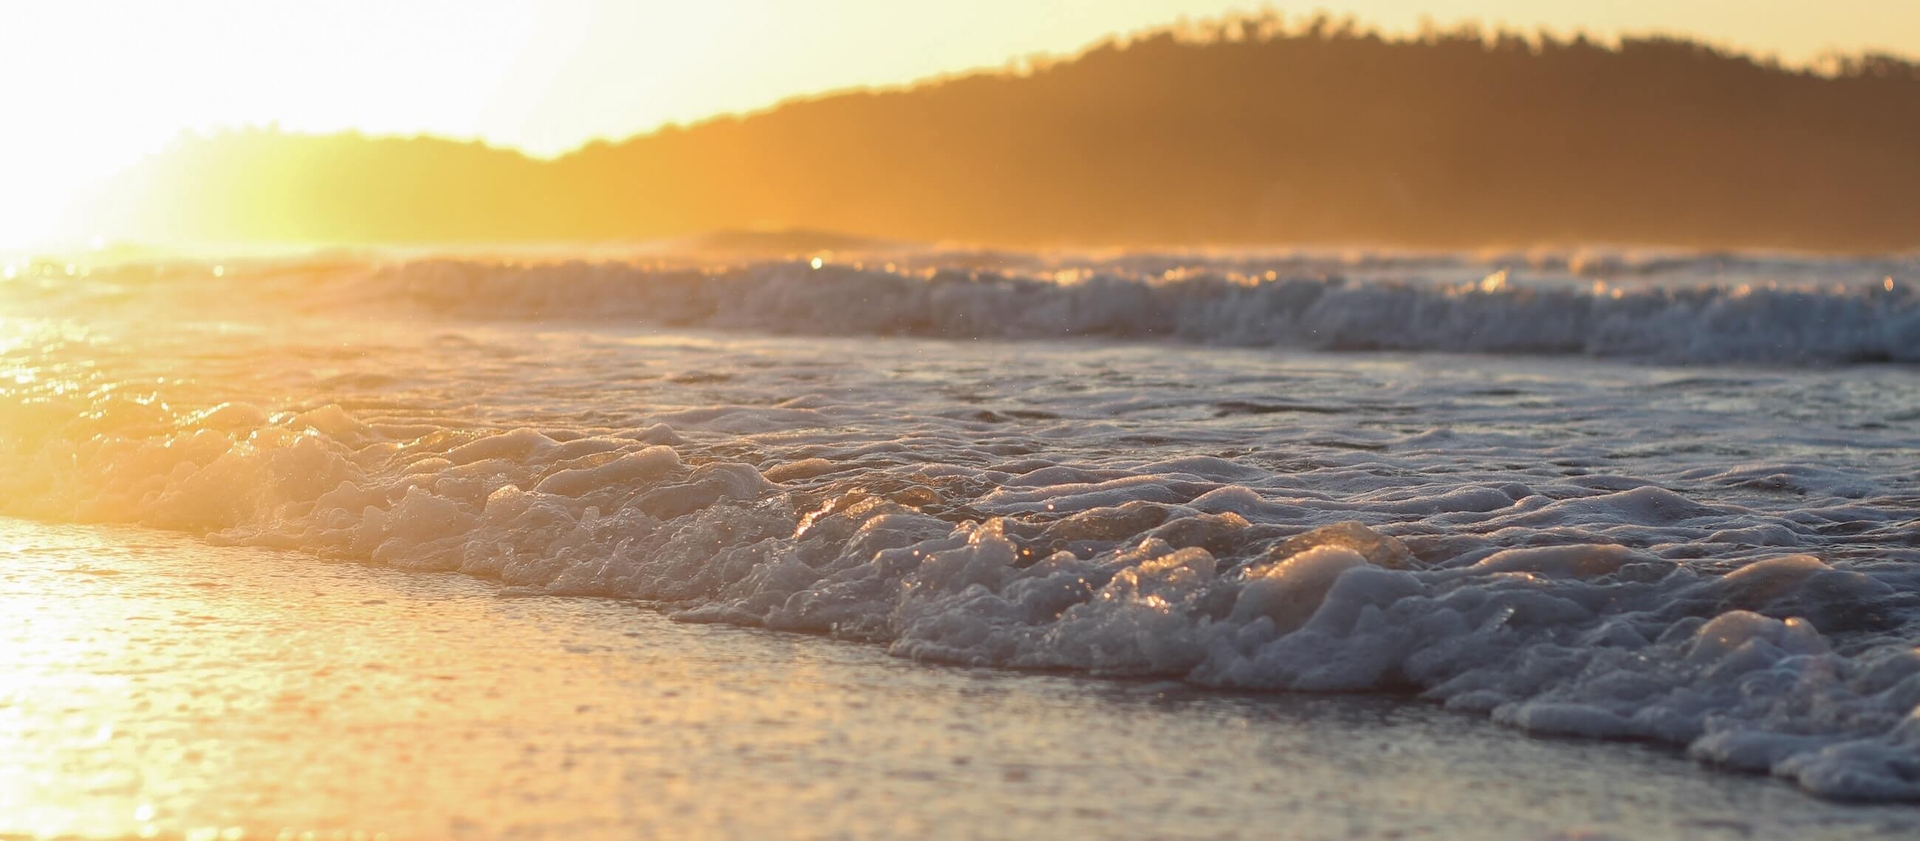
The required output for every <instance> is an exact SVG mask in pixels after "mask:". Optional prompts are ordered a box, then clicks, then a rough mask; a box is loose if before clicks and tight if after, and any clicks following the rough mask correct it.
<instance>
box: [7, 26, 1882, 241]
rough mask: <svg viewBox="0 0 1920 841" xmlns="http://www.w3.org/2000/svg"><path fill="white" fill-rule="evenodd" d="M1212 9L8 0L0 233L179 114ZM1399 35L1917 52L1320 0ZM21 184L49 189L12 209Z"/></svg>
mask: <svg viewBox="0 0 1920 841" xmlns="http://www.w3.org/2000/svg"><path fill="white" fill-rule="evenodd" d="M1259 5H1260V4H1259V3H1257V2H1253V3H1249V2H1218V1H1217V0H925V1H923V0H695V1H694V2H670V1H669V0H625V1H624V2H622V0H325V1H324V2H323V0H308V2H299V3H294V2H271V1H270V0H198V1H196V0H180V1H179V2H151V1H149V0H124V2H100V0H44V2H35V0H6V2H4V3H0V66H4V67H5V71H4V72H0V108H5V109H7V114H8V118H7V119H6V120H5V122H6V124H7V128H6V130H4V131H0V244H5V243H8V242H20V241H22V240H25V239H29V238H32V237H34V236H37V235H39V234H42V233H44V232H45V230H47V228H46V227H45V225H44V223H45V221H46V219H47V218H48V216H49V215H50V212H51V208H53V207H54V206H55V205H57V204H59V203H60V202H61V201H62V200H63V198H62V197H63V196H64V195H66V194H67V193H69V192H70V190H71V189H73V188H74V186H75V185H76V184H80V183H82V182H85V181H88V180H92V179H98V178H100V177H102V176H103V175H105V174H108V173H111V172H112V171H114V170H115V169H117V168H118V167H120V166H123V165H125V164H126V163H128V162H129V161H131V160H133V159H135V158H137V157H138V156H139V155H140V154H141V153H143V152H146V151H150V150H153V149H156V148H158V147H160V146H161V145H163V144H164V143H165V142H166V140H167V139H168V138H171V137H173V136H174V135H175V134H177V133H178V132H179V131H181V130H182V129H186V128H199V127H209V126H218V125H244V124H264V123H268V122H275V121H277V122H279V123H280V124H281V125H282V126H283V127H285V128H288V129H299V130H315V131H332V130H338V129H344V128H358V129H361V130H365V131H368V132H375V133H406V134H411V133H417V132H431V133H436V134H443V135H451V136H456V137H478V138H483V139H486V140H488V141H491V142H494V143H500V144H508V145H514V146H518V147H521V148H525V149H528V150H530V151H533V152H536V153H541V154H552V153H557V152H560V151H564V150H566V149H567V148H570V147H572V146H575V145H578V144H580V143H581V142H584V141H585V140H588V139H590V138H593V137H621V136H625V135H628V134H632V133H634V132H638V131H644V130H647V129H650V128H653V127H655V126H658V125H659V124H661V123H663V122H667V121H687V120H694V119H698V118H700V117H703V116H707V115H710V114H714V113H718V112H725V111H737V110H743V109H752V108H759V107H764V106H766V105H770V104H772V103H774V102H777V101H779V100H781V99H783V98H787V97H791V96H795V95H800V94H806V93H812V92H817V91H823V90H830V89H835V88H845V87H851V86H858V85H875V84H892V83H901V82H907V81H911V80H914V79H918V78H923V77H926V76H929V75H933V74H938V73H942V72H948V71H955V70H963V69H968V68H973V67H980V66H999V65H1001V64H1003V63H1005V62H1006V61H1007V60H1008V59H1009V58H1011V57H1014V56H1020V55H1026V54H1032V53H1040V52H1046V53H1067V52H1071V51H1073V50H1075V49H1077V48H1079V47H1080V46H1083V45H1085V44H1086V43H1088V42H1090V41H1093V40H1095V39H1098V38H1100V37H1102V36H1104V35H1107V34H1110V33H1114V32H1124V31H1129V30H1135V29H1139V28H1142V27H1148V26H1154V25H1158V24H1162V23H1168V22H1171V21H1173V20H1175V19H1176V18H1178V17H1180V16H1181V15H1188V16H1192V17H1196V18H1203V17H1212V16H1217V15H1219V14H1221V13H1224V12H1229V11H1233V10H1236V9H1253V8H1258V7H1259ZM1268 5H1270V6H1272V7H1273V8H1275V9H1278V10H1279V11H1281V12H1282V13H1283V14H1286V15H1288V16H1290V17H1291V16H1305V15H1307V14H1309V13H1311V12H1312V11H1314V10H1315V9H1326V10H1328V11H1330V12H1332V13H1334V14H1346V13H1349V12H1350V13H1353V14H1355V15H1358V16H1359V17H1360V18H1361V19H1362V20H1363V21H1365V22H1368V23H1372V24H1377V25H1379V26H1380V27H1382V28H1384V29H1386V30H1388V31H1389V32H1397V31H1408V30H1412V29H1414V28H1415V27H1417V26H1418V24H1419V22H1420V20H1421V18H1422V17H1429V18H1432V19H1433V20H1435V21H1436V22H1439V23H1441V24H1449V23H1452V22H1457V21H1460V20H1466V19H1473V20H1478V21H1481V22H1483V23H1487V24H1495V23H1505V24H1509V25H1512V26H1515V27H1520V28H1525V29H1533V28H1537V27H1540V26H1545V27H1548V28H1550V29H1553V30H1556V31H1560V32H1571V31H1573V30H1574V29H1576V28H1582V29H1585V30H1587V31H1589V32H1591V33H1594V34H1597V35H1601V36H1611V35H1614V34H1617V33H1621V32H1627V33H1642V32H1651V31H1660V32H1670V33H1681V34H1689V35H1696V36H1701V37H1705V38H1707V39H1709V40H1712V41H1715V42H1718V43H1723V44H1729V45H1735V46H1740V47H1745V48H1750V49H1754V50H1757V51H1760V52H1763V53H1771V54H1777V55H1779V56H1781V57H1783V58H1786V59H1789V60H1804V59H1807V58H1811V57H1813V56H1815V55H1817V54H1818V53H1820V52H1821V51H1823V50H1827V49H1843V50H1849V51H1853V50H1859V49H1862V48H1875V49H1883V50H1888V51H1893V52H1897V53H1902V54H1905V55H1920V0H1318V2H1310V3H1293V2H1274V3H1271V4H1268ZM22 195H27V196H38V197H41V201H38V202H25V203H23V202H22V200H21V198H20V197H21V196H22Z"/></svg>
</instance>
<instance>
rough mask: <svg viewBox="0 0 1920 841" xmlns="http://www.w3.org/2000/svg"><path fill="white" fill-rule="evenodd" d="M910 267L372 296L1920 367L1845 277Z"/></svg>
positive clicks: (440, 284)
mask: <svg viewBox="0 0 1920 841" xmlns="http://www.w3.org/2000/svg"><path fill="white" fill-rule="evenodd" d="M1065 275H1066V277H1068V278H1069V280H1067V281H1065V282H1062V281H1061V280H1057V279H1054V278H1033V277H1022V276H1018V275H1008V274H998V273H994V272H981V271H963V270H953V269H947V270H934V271H929V272H926V273H924V274H908V273H901V272H889V271H884V270H875V269H862V268H853V267H846V266H835V265H825V266H822V267H820V268H818V269H815V268H813V267H812V266H810V265H808V264H806V263H793V264H767V265H760V266H755V267H751V268H744V269H735V270H728V271H722V272H704V271H690V270H689V271H673V270H658V269H647V268H640V267H635V266H631V265H626V264H618V263H612V264H560V265H536V266H505V265H499V264H486V263H463V262H422V263H413V264H408V265H405V266H402V267H399V268H396V269H392V270H389V271H387V272H384V273H382V274H380V275H378V276H377V277H376V278H375V279H374V280H373V281H372V283H373V286H374V287H375V288H376V289H377V290H378V294H380V295H381V296H382V297H386V298H389V299H397V300H400V301H404V302H407V303H409V304H412V305H415V306H417V307H419V308H421V309H424V310H427V311H432V312H437V313H444V314H451V315H459V316H465V317H480V318H515V319H521V318H592V319H621V320H629V321H634V322H640V323H650V324H661V325H671V326H701V327H713V328H724V329H742V330H757V331H781V332H802V333H816V334H828V335H913V336H937V337H946V338H1007V339H1051V338H1065V337H1075V336H1094V337H1110V338H1117V339H1131V340H1138V339H1171V340H1177V341H1185V342H1198V343H1205V344H1217V345H1234V346H1255V347H1258V346H1274V347H1284V348H1297V349H1311V350H1330V351H1370V350H1386V351H1446V352H1470V353H1499V354H1579V355H1585V356H1592V357H1621V358H1632V359H1646V360H1655V361H1661V362H1699V363H1722V362H1751V363H1849V362H1874V361H1881V362H1884V361H1893V362H1905V363H1911V362H1920V296H1916V295H1914V294H1913V293H1912V290H1911V289H1910V288H1909V287H1908V286H1906V285H1904V284H1897V283H1894V282H1892V281H1891V279H1888V280H1884V281H1876V282H1875V283H1871V284H1861V285H1859V286H1858V287H1856V288H1852V289H1848V288H1840V289H1838V290H1836V289H1834V288H1832V287H1827V288H1795V287H1789V288H1779V287H1777V286H1776V287H1774V288H1768V287H1767V286H1766V285H1765V284H1764V282H1762V283H1759V284H1754V283H1745V284H1738V285H1653V284H1640V285H1632V286H1608V285H1606V284H1604V283H1601V284H1600V285H1599V286H1597V287H1596V286H1594V285H1593V284H1591V283H1582V284H1579V285H1577V286H1573V285H1570V284H1559V285H1551V286H1549V285H1538V286H1527V285H1520V284H1518V283H1514V282H1509V281H1508V280H1507V275H1505V274H1504V273H1496V274H1493V275H1490V276H1488V277H1487V278H1485V279H1476V280H1473V281H1470V282H1468V283H1465V284H1446V283H1432V282H1420V281H1418V280H1403V279H1390V280H1378V281H1374V280H1349V279H1345V278H1344V277H1341V276H1334V277H1292V278H1289V277H1281V276H1278V275H1277V273H1276V276H1275V277H1273V278H1271V279H1269V278H1267V277H1265V276H1255V277H1252V278H1249V277H1247V276H1245V275H1234V274H1228V273H1224V272H1210V271H1205V270H1182V271H1180V272H1178V273H1177V274H1175V276H1174V277H1172V278H1167V277H1140V276H1138V275H1137V274H1120V273H1103V272H1099V271H1091V270H1069V271H1068V272H1066V273H1065Z"/></svg>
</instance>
